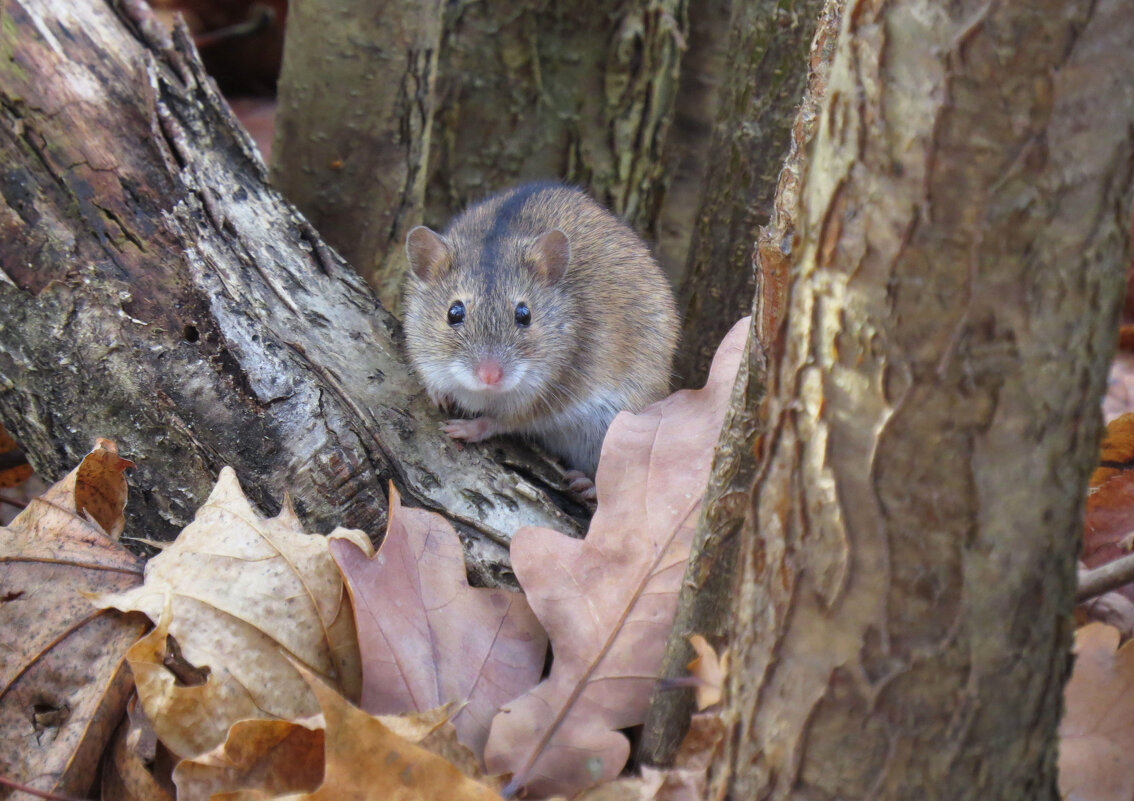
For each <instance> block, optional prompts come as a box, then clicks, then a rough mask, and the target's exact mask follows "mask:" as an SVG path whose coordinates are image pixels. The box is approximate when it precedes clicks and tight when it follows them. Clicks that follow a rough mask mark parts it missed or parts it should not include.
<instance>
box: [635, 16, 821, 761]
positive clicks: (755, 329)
mask: <svg viewBox="0 0 1134 801" xmlns="http://www.w3.org/2000/svg"><path fill="white" fill-rule="evenodd" d="M843 6H844V1H843V0H827V2H826V5H825V6H824V8H823V12H822V14H821V15H820V16H819V23H818V26H817V28H816V30H815V38H814V39H813V40H812V43H811V58H810V67H809V72H810V77H809V79H808V83H807V91H806V93H805V94H804V97H803V102H802V103H801V104H800V107H799V111H798V114H797V115H796V121H795V125H793V126H792V134H791V149H790V152H789V155H788V158H787V160H786V161H785V162H784V165H783V169H782V170H781V171H780V180H779V186H778V187H777V189H776V199H775V204H774V207H773V211H772V220H771V222H770V223H769V225H768V226H766V227H765V228H763V229H762V230H761V232H760V239H759V242H760V243H764V242H765V241H771V242H775V243H777V245H776V247H775V248H774V249H772V250H767V249H765V248H763V247H758V248H757V251H756V258H757V269H758V272H759V275H760V281H759V284H758V292H757V294H756V295H755V297H754V298H753V303H752V323H751V325H750V328H749V331H748V338H749V343H748V347H747V358H746V359H745V361H744V362H742V363H741V366H740V371H739V373H738V374H737V377H736V384H735V385H734V386H733V395H732V398H731V399H730V402H729V413H728V417H727V418H726V420H725V424H724V426H723V428H722V430H721V438H720V442H719V444H718V446H717V450H716V454H715V456H714V461H713V472H712V476H711V477H710V479H709V486H708V488H707V489H706V491H705V500H704V503H703V504H702V506H701V517H700V519H699V520H698V521H697V532H696V533H695V534H694V538H693V546H692V549H691V553H690V556H689V565H688V567H687V568H686V571H685V579H684V580H683V581H682V582H681V596H680V598H679V600H678V609H677V615H676V618H675V619H674V623H673V630H672V632H671V633H670V637H669V642H668V643H666V653H665V661H664V663H663V665H662V671H661V675H662V676H663V677H665V678H667V679H674V678H678V677H681V676H684V675H686V673H687V668H686V666H687V665H688V664H689V661H690V660H691V659H692V658H693V656H694V654H693V649H692V647H690V645H689V637H690V635H693V634H700V635H701V636H702V637H704V638H705V639H706V640H708V642H709V644H710V645H712V646H713V647H714V648H715V649H717V652H718V653H724V651H725V650H726V649H727V648H728V645H729V641H728V638H729V634H730V633H731V632H730V628H731V626H730V622H731V621H730V617H729V608H730V606H731V604H732V602H733V598H734V597H735V594H736V585H737V574H738V572H739V569H740V565H739V554H740V527H741V524H742V523H743V522H744V516H745V508H746V506H747V503H748V493H749V491H750V490H751V488H752V483H753V481H755V478H756V471H757V469H758V467H759V454H760V453H761V451H762V448H763V445H762V439H761V438H762V436H763V434H764V432H765V430H766V428H767V422H768V420H767V412H768V408H767V403H766V402H765V401H766V397H767V391H766V390H767V377H768V361H769V358H770V357H771V358H772V359H774V358H775V356H776V354H778V353H779V351H780V348H781V346H782V336H781V334H782V329H781V326H780V322H781V321H782V320H783V317H784V312H785V304H786V298H785V294H784V291H783V290H784V288H785V287H786V286H787V278H788V270H789V267H790V265H789V264H788V262H787V259H788V256H786V255H785V254H784V253H783V250H782V249H781V248H780V247H779V246H778V243H779V242H782V241H789V242H790V241H792V239H793V238H794V237H795V219H796V216H797V211H798V205H799V191H798V190H799V180H798V177H799V174H800V172H801V170H802V169H803V168H804V166H805V164H806V155H807V151H808V145H809V144H810V142H811V140H812V137H813V136H814V133H815V129H816V127H817V125H818V117H819V108H820V103H821V102H822V100H823V96H824V95H825V94H826V91H827V77H828V74H829V73H830V69H831V59H832V57H833V55H834V52H835V44H836V42H837V41H838V35H839V24H840V22H841V20H842V12H843ZM693 711H694V694H693V691H692V689H677V688H666V689H661V690H659V691H658V692H656V693H655V694H654V697H653V699H651V702H650V711H649V715H648V716H647V718H646V725H645V727H644V729H643V732H642V739H641V740H640V741H639V745H638V757H639V759H640V760H641V761H642V762H644V763H646V764H649V765H657V766H662V767H668V766H669V765H670V764H672V762H673V759H674V757H675V756H676V755H677V749H678V746H679V745H680V744H681V741H682V739H684V737H685V733H686V732H687V731H688V728H689V721H690V716H691V715H692V713H693Z"/></svg>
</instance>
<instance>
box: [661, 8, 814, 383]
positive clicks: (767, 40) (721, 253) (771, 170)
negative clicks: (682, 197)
mask: <svg viewBox="0 0 1134 801" xmlns="http://www.w3.org/2000/svg"><path fill="white" fill-rule="evenodd" d="M822 8H823V0H789V2H784V1H783V0H736V1H735V2H734V3H733V10H732V24H731V32H732V33H731V39H730V42H729V50H728V64H729V71H728V72H727V76H728V77H727V80H726V84H725V88H724V90H723V92H722V94H723V98H722V102H721V104H720V113H719V116H718V118H717V122H716V126H715V130H714V133H713V146H712V150H711V153H712V156H711V160H710V163H709V172H708V176H707V178H706V180H705V189H704V193H703V195H702V197H701V201H700V207H699V210H698V213H697V218H696V220H695V221H694V228H693V234H692V239H691V242H690V245H689V252H688V257H687V258H688V260H687V262H686V267H685V270H684V275H683V278H682V283H681V290H680V293H679V297H678V307H679V308H680V309H681V313H682V329H681V349H680V350H679V352H678V355H677V359H676V362H675V365H674V370H675V372H676V373H677V375H678V378H679V380H680V381H681V382H682V386H699V385H700V384H702V383H703V382H704V380H705V377H706V376H707V375H708V372H709V364H710V363H711V362H712V360H713V353H714V352H715V351H716V348H717V345H718V344H719V343H720V341H721V339H722V338H723V337H724V335H725V334H726V333H727V332H728V330H729V328H731V327H732V325H733V323H735V322H736V321H737V320H739V319H740V318H741V317H743V316H744V315H746V314H748V311H749V309H750V307H751V305H752V297H753V294H754V292H755V288H756V281H755V271H754V263H753V244H754V243H755V241H756V235H757V232H758V230H759V228H760V226H762V225H765V224H766V223H767V222H768V220H769V217H770V215H771V211H772V201H773V198H774V196H775V191H776V183H777V176H778V175H779V172H780V167H781V166H782V165H783V160H784V157H785V156H786V155H787V152H788V145H789V141H790V138H791V128H792V124H793V122H794V121H795V116H796V109H797V107H798V106H799V101H800V98H802V97H803V91H804V89H805V87H806V86H807V78H808V69H807V53H808V49H809V47H810V45H811V41H812V39H813V38H814V35H815V30H816V21H817V20H818V18H819V14H820V11H821V10H822Z"/></svg>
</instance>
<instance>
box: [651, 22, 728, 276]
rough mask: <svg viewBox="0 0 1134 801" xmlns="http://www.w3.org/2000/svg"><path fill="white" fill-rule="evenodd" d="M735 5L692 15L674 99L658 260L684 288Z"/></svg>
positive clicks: (707, 169) (659, 231) (726, 67)
mask: <svg viewBox="0 0 1134 801" xmlns="http://www.w3.org/2000/svg"><path fill="white" fill-rule="evenodd" d="M732 5H733V2H732V0H699V2H697V3H696V4H695V5H694V7H693V8H692V9H690V12H689V36H688V48H687V49H686V50H685V53H684V54H683V55H682V57H681V75H680V79H679V81H678V86H677V97H676V98H675V100H674V112H673V124H672V125H671V126H670V129H669V135H668V136H667V137H666V140H665V151H664V153H663V154H662V158H663V161H664V163H665V171H666V183H667V186H666V190H665V198H664V199H663V200H662V205H661V209H660V211H659V212H658V221H657V246H656V247H655V249H654V255H656V256H657V259H658V263H659V264H661V267H662V269H663V270H664V271H665V273H666V275H668V276H669V278H670V281H672V282H673V284H674V286H680V284H681V276H682V274H683V273H684V272H685V262H686V259H687V256H688V254H689V241H690V238H691V237H692V236H693V226H694V223H695V222H696V220H697V212H698V210H699V208H700V203H701V195H702V193H703V190H704V187H705V176H706V175H707V174H708V171H709V159H710V156H711V155H712V145H713V124H714V122H715V121H716V119H717V113H718V109H719V108H720V95H721V89H722V84H723V83H724V80H725V76H726V75H727V74H728V71H729V64H728V41H729V24H730V22H731V13H730V12H731V9H732Z"/></svg>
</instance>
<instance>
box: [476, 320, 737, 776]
mask: <svg viewBox="0 0 1134 801" xmlns="http://www.w3.org/2000/svg"><path fill="white" fill-rule="evenodd" d="M747 330H748V321H747V319H745V320H742V321H740V322H739V323H737V324H736V325H735V326H734V327H733V329H732V330H731V331H730V332H729V333H728V335H727V336H726V337H725V339H724V341H723V342H722V343H721V346H720V348H719V349H718V350H717V355H716V358H715V359H714V360H713V366H712V369H711V371H710V375H709V380H708V382H707V383H706V384H705V388H704V389H702V390H696V391H692V390H686V391H682V392H678V393H676V394H674V395H672V396H670V397H669V398H667V399H666V400H664V401H661V402H660V403H656V404H654V405H653V406H651V407H649V408H648V409H646V410H645V411H643V412H642V413H640V414H636V415H631V414H625V413H623V414H620V415H619V416H618V417H616V418H615V420H614V423H613V424H612V425H611V427H610V431H609V432H608V433H607V436H606V440H605V441H604V443H603V449H602V459H601V461H600V463H599V469H598V476H597V481H596V488H597V490H598V510H597V512H596V513H595V516H594V519H593V520H592V521H591V526H590V531H589V533H588V534H587V538H586V540H585V541H582V542H580V541H579V540H575V539H572V538H570V537H567V536H565V535H562V534H559V533H558V532H555V531H551V530H548V529H539V528H522V529H520V530H519V531H517V532H516V535H515V537H514V538H513V540H512V565H513V568H514V569H515V572H516V576H517V578H518V579H519V581H520V584H521V585H522V586H523V587H524V590H525V592H526V593H527V596H528V603H530V604H531V606H532V609H533V610H535V613H536V616H537V617H538V618H539V619H540V622H542V623H543V625H544V628H545V629H547V631H548V633H549V634H550V635H551V641H552V647H553V650H554V654H555V659H554V661H553V662H552V667H551V675H550V676H549V677H548V678H547V679H546V680H544V681H543V682H541V683H540V684H539V685H538V686H537V687H536V688H535V689H534V690H532V691H531V692H528V693H526V694H525V695H523V696H521V697H520V698H518V699H516V700H515V701H513V702H511V703H509V704H507V705H506V706H505V707H504V709H503V710H502V711H501V712H500V714H498V715H497V716H496V717H495V718H494V719H493V721H492V730H491V733H490V734H489V738H488V744H487V746H486V749H485V761H486V762H487V764H488V767H489V769H490V770H491V771H493V772H498V773H512V774H513V783H512V784H510V785H509V786H508V787H507V788H505V794H507V793H508V792H509V791H511V790H515V789H517V788H520V787H523V788H525V789H526V790H527V791H528V793H529V794H530V795H533V796H546V795H552V794H554V793H563V794H570V793H573V792H576V791H578V790H582V789H583V788H585V787H587V786H589V785H592V784H597V783H599V782H604V781H610V780H611V779H613V778H614V777H615V776H617V775H618V773H619V772H620V771H621V770H622V766H623V765H624V764H625V763H626V759H627V757H628V756H629V751H630V746H629V742H628V741H627V740H626V738H625V737H624V736H623V735H622V734H621V733H619V732H618V731H617V730H618V729H621V728H625V727H628V726H633V725H636V724H638V723H641V722H642V720H643V718H644V716H645V712H646V707H647V705H648V703H649V697H650V693H651V692H652V690H653V688H654V685H655V683H656V678H655V677H656V675H657V672H658V669H659V667H660V664H661V659H662V654H663V652H664V650H665V642H666V636H667V634H668V632H669V628H670V626H671V624H672V622H673V616H674V613H675V611H676V607H677V593H678V590H679V589H680V585H681V579H682V576H683V575H684V572H685V563H686V561H687V560H688V557H689V546H690V542H691V540H692V536H693V528H694V525H695V523H696V517H697V510H698V508H699V506H700V503H701V496H702V495H703V493H704V490H705V485H706V483H707V481H708V477H709V468H710V464H711V462H712V454H713V449H714V446H715V445H716V442H717V437H718V435H719V433H720V429H721V425H722V423H723V421H724V415H725V411H726V409H727V407H728V400H729V395H730V394H731V391H732V385H733V382H734V379H735V376H736V372H737V368H738V366H739V364H740V358H741V355H742V352H743V350H744V344H745V336H746V333H747Z"/></svg>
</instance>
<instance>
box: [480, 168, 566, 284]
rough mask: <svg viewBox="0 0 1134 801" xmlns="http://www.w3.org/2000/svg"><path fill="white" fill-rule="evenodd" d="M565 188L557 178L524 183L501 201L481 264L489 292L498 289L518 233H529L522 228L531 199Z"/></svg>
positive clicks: (486, 241)
mask: <svg viewBox="0 0 1134 801" xmlns="http://www.w3.org/2000/svg"><path fill="white" fill-rule="evenodd" d="M561 187H562V185H561V184H558V183H556V182H554V181H537V182H533V183H529V184H523V185H521V186H518V187H516V188H515V189H514V190H512V191H511V192H510V193H509V194H508V196H507V197H506V198H505V199H504V201H503V202H502V203H501V204H500V207H499V208H498V209H497V210H496V216H495V217H493V219H492V223H491V224H490V225H489V226H488V227H487V228H486V229H485V232H484V250H483V251H482V252H481V262H480V263H481V267H482V272H483V273H484V283H485V289H486V290H487V291H488V292H489V293H491V292H492V291H493V289H494V288H495V284H496V274H497V267H498V266H499V265H500V264H501V263H502V259H504V258H507V255H508V254H507V248H508V247H509V245H511V244H512V242H513V241H514V240H515V238H516V235H517V234H527V233H529V232H522V231H521V230H520V229H519V227H518V223H519V221H520V218H521V217H522V215H523V211H524V207H525V206H527V204H528V201H529V200H530V199H531V198H532V197H534V196H535V195H538V194H540V193H542V192H545V191H547V190H551V189H559V188H561ZM549 227H550V226H549ZM532 233H535V232H532ZM485 268H487V269H485Z"/></svg>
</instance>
